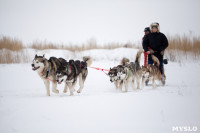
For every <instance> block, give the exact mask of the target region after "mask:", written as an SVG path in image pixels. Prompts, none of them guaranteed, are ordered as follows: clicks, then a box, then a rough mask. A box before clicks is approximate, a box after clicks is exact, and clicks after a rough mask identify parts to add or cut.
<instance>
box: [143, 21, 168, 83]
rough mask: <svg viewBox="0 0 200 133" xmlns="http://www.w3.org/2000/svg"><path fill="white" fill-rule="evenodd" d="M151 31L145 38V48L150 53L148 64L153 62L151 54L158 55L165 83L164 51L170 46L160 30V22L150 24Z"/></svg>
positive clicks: (162, 78)
mask: <svg viewBox="0 0 200 133" xmlns="http://www.w3.org/2000/svg"><path fill="white" fill-rule="evenodd" d="M150 30H151V33H150V34H148V35H146V36H145V37H144V40H143V49H144V51H145V52H146V53H147V54H148V64H153V60H152V58H151V54H153V55H154V56H156V57H157V58H158V60H159V62H160V66H159V70H160V72H161V80H162V83H163V85H164V84H165V74H164V68H163V56H164V51H165V49H166V48H167V47H168V40H167V38H166V36H165V35H164V34H163V33H161V32H160V26H159V23H152V24H151V25H150Z"/></svg>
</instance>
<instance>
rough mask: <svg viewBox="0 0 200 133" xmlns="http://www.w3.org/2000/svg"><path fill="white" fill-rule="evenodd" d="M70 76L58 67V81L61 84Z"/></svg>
mask: <svg viewBox="0 0 200 133" xmlns="http://www.w3.org/2000/svg"><path fill="white" fill-rule="evenodd" d="M67 78H68V76H67V73H66V72H65V71H64V70H60V69H58V70H57V72H56V82H57V83H58V84H61V83H62V82H63V81H64V82H66V80H67Z"/></svg>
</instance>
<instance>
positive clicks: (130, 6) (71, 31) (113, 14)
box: [0, 0, 200, 44]
mask: <svg viewBox="0 0 200 133" xmlns="http://www.w3.org/2000/svg"><path fill="white" fill-rule="evenodd" d="M199 6H200V0H146V1H145V0H0V35H6V36H10V37H16V38H19V39H21V40H22V41H23V42H24V43H25V44H28V43H31V42H33V41H34V40H39V41H43V40H47V41H51V42H54V43H61V42H63V43H64V44H68V43H74V44H78V43H83V42H86V41H87V40H89V39H90V38H96V40H97V42H98V43H101V44H103V43H106V42H122V43H124V42H128V41H131V42H136V41H140V40H141V38H142V36H143V34H144V33H143V30H144V28H145V27H146V26H149V25H150V23H152V22H159V23H160V26H161V32H163V33H165V34H170V35H174V34H176V33H179V34H182V33H189V32H190V31H192V32H194V34H195V35H198V36H199V35H200V7H199Z"/></svg>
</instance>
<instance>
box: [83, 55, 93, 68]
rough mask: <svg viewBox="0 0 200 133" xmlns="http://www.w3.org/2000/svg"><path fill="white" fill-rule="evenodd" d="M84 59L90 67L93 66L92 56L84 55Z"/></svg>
mask: <svg viewBox="0 0 200 133" xmlns="http://www.w3.org/2000/svg"><path fill="white" fill-rule="evenodd" d="M83 61H84V62H86V63H87V66H88V67H89V66H91V64H92V59H91V57H90V56H84V57H83Z"/></svg>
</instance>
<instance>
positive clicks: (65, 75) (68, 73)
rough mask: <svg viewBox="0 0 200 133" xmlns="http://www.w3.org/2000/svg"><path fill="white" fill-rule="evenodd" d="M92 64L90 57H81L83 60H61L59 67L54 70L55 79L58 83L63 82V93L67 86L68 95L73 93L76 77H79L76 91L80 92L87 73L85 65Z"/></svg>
mask: <svg viewBox="0 0 200 133" xmlns="http://www.w3.org/2000/svg"><path fill="white" fill-rule="evenodd" d="M91 64H92V60H91V58H90V57H88V56H87V57H83V61H79V60H77V61H74V60H70V61H69V62H67V61H65V62H64V61H63V65H62V67H60V68H59V69H58V70H57V72H56V81H57V82H58V84H61V83H62V82H64V83H65V88H64V91H63V92H64V93H66V92H67V89H68V87H69V90H70V95H73V92H74V91H75V89H74V88H75V85H76V83H77V79H79V86H80V88H79V89H78V91H77V93H81V91H82V89H83V87H84V82H85V80H86V78H87V75H88V69H87V67H88V66H90V65H91Z"/></svg>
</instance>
